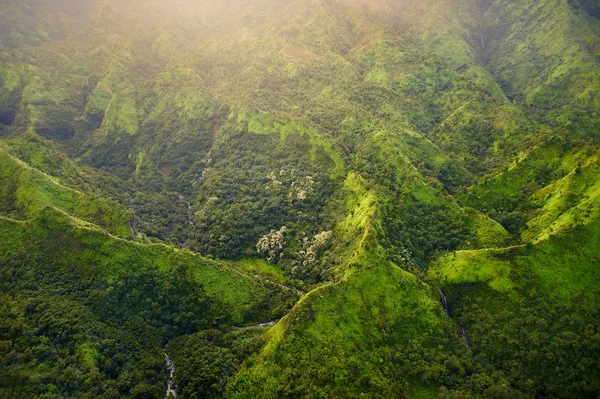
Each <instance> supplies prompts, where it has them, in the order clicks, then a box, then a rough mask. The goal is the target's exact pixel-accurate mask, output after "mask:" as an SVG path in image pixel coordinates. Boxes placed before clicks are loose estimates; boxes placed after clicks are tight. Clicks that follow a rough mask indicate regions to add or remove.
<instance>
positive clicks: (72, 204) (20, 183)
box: [0, 150, 133, 238]
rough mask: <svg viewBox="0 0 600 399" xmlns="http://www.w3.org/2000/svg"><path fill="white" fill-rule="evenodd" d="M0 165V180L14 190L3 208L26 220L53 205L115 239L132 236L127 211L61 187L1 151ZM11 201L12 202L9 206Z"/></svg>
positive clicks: (8, 194) (55, 181) (49, 178)
mask: <svg viewBox="0 0 600 399" xmlns="http://www.w3.org/2000/svg"><path fill="white" fill-rule="evenodd" d="M0 162H1V163H2V164H3V171H4V172H8V175H4V176H3V178H4V179H5V181H6V182H11V184H9V185H8V187H10V188H8V189H9V190H14V191H13V194H12V195H11V193H5V195H6V197H8V202H9V203H8V204H6V205H5V207H8V206H9V205H12V207H14V209H15V210H18V211H19V212H20V213H22V214H23V215H24V216H25V217H33V216H34V215H35V214H37V213H38V212H40V211H41V210H42V209H43V208H44V207H46V206H55V207H56V208H59V209H63V210H64V211H66V212H68V213H72V214H73V215H75V216H77V217H78V218H80V219H84V220H88V221H90V222H92V223H95V224H98V225H100V226H102V227H104V228H106V229H107V230H109V231H110V232H112V233H114V234H116V235H118V236H121V237H126V238H131V237H132V234H133V233H132V231H131V228H130V226H129V219H130V218H131V214H130V213H129V212H127V211H125V210H123V209H121V208H120V207H118V206H115V205H114V204H111V203H109V202H107V201H104V200H102V199H99V198H94V197H92V196H89V195H86V194H83V193H82V192H80V191H78V190H75V189H72V188H69V187H66V186H63V185H62V184H61V183H59V181H58V180H57V179H56V178H54V177H52V176H49V175H47V174H46V173H44V172H41V171H39V170H37V169H35V168H32V167H31V166H29V165H28V164H26V163H25V162H23V161H21V160H20V159H18V158H16V157H14V156H12V155H10V154H9V153H7V152H5V151H3V150H0ZM11 166H12V167H11ZM3 174H4V173H3ZM6 197H5V201H6ZM11 199H12V201H11ZM13 201H14V202H13ZM11 202H13V203H12V204H10V203H11Z"/></svg>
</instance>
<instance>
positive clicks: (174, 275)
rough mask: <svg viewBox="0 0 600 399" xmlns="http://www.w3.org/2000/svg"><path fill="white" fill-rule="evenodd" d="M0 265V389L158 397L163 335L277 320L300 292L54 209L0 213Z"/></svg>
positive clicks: (1, 392)
mask: <svg viewBox="0 0 600 399" xmlns="http://www.w3.org/2000/svg"><path fill="white" fill-rule="evenodd" d="M0 273H2V282H1V283H0V297H1V298H2V312H1V315H2V316H1V317H2V320H3V321H2V328H1V331H0V334H2V345H1V346H0V358H1V359H2V367H1V370H0V396H2V397H7V398H10V397H40V396H44V395H46V397H56V396H58V397H90V398H92V397H94V398H112V397H124V398H138V397H159V396H160V395H163V394H164V386H165V381H166V380H167V378H168V377H167V375H166V372H165V368H164V353H163V352H162V350H161V348H162V347H163V346H164V344H165V343H166V342H167V341H168V340H169V339H171V338H173V337H176V336H180V335H184V334H191V333H195V332H198V331H200V330H203V329H209V328H226V329H227V328H230V326H232V325H244V324H252V323H257V322H264V321H268V320H272V319H276V318H279V317H281V316H282V315H283V314H285V313H286V312H287V311H288V309H289V307H290V306H291V305H292V304H293V303H294V301H295V300H296V299H297V297H296V296H295V294H294V293H291V292H290V291H289V290H284V289H282V288H280V287H278V286H276V285H273V284H271V285H263V284H262V283H261V282H260V281H258V280H256V279H254V278H252V277H249V276H246V275H243V274H240V273H239V272H237V271H235V270H232V269H230V268H228V267H225V266H223V265H222V264H219V263H217V262H214V261H210V260H208V259H205V258H202V257H200V256H198V255H195V254H192V253H190V252H187V251H179V250H176V249H173V248H171V247H168V246H166V245H162V244H156V245H142V244H137V243H133V242H130V241H125V240H123V239H120V238H117V237H115V236H111V235H109V234H108V233H107V232H106V231H104V230H102V229H100V228H98V227H97V226H95V225H92V224H90V223H87V222H84V221H82V220H78V219H75V218H73V217H71V216H69V215H67V214H65V213H64V212H62V211H59V210H57V209H54V208H44V209H43V210H42V211H41V212H39V214H38V215H37V216H36V217H35V218H34V219H32V220H30V221H27V222H23V221H15V220H12V219H8V218H5V217H0ZM52 395H54V396H52Z"/></svg>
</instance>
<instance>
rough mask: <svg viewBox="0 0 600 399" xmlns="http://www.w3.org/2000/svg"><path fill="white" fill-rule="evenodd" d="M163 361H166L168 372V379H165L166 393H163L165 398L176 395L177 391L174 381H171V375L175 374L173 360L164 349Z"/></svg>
mask: <svg viewBox="0 0 600 399" xmlns="http://www.w3.org/2000/svg"><path fill="white" fill-rule="evenodd" d="M165 362H166V363H167V371H168V372H169V379H168V380H167V393H166V394H165V399H169V398H170V397H173V398H175V397H176V396H177V392H175V388H176V386H175V382H173V375H174V374H175V366H174V365H173V361H172V360H171V358H170V357H169V355H168V354H167V351H166V350H165Z"/></svg>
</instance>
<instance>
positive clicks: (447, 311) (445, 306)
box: [440, 290, 450, 317]
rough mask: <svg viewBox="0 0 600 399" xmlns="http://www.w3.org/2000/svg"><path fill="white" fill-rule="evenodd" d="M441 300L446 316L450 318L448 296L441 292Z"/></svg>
mask: <svg viewBox="0 0 600 399" xmlns="http://www.w3.org/2000/svg"><path fill="white" fill-rule="evenodd" d="M440 299H441V301H442V306H444V312H446V316H448V317H450V311H449V310H448V298H446V295H444V293H443V292H442V290H440Z"/></svg>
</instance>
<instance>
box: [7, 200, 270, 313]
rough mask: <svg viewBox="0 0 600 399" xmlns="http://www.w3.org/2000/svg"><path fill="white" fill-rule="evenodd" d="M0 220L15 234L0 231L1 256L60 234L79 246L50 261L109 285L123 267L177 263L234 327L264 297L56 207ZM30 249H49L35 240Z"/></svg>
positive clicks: (191, 258) (193, 260)
mask: <svg viewBox="0 0 600 399" xmlns="http://www.w3.org/2000/svg"><path fill="white" fill-rule="evenodd" d="M1 219H2V221H3V222H4V223H6V224H7V225H10V224H11V223H12V224H14V225H15V226H18V227H19V229H20V230H17V231H16V232H15V229H10V228H3V229H2V230H3V231H2V235H3V236H4V240H3V244H2V247H3V252H4V253H7V251H12V250H14V248H17V247H22V248H25V247H26V246H27V245H31V242H29V243H28V241H27V239H28V238H32V237H35V235H36V234H37V233H39V229H40V228H45V229H50V231H54V232H56V233H58V232H64V234H67V235H68V236H69V237H70V239H73V240H75V241H77V242H81V243H82V245H83V246H82V247H81V248H77V249H76V250H74V251H72V250H69V251H62V252H60V253H54V256H61V257H64V258H65V259H71V260H72V261H73V262H75V263H76V264H91V265H95V266H96V267H98V268H100V270H101V273H102V275H103V276H104V278H105V279H107V281H109V282H110V281H112V280H114V279H115V278H118V276H119V275H120V274H121V272H122V271H123V269H124V268H129V267H141V266H142V265H143V264H154V265H156V266H157V267H158V268H159V270H160V271H161V272H163V273H168V272H169V270H171V269H172V268H173V267H174V266H175V265H177V264H184V265H186V266H187V267H191V268H192V272H193V275H194V276H195V277H196V278H197V282H199V283H201V284H202V285H203V287H204V289H205V290H206V292H207V294H208V295H209V296H210V297H214V298H219V300H221V301H223V302H224V303H225V304H226V305H227V306H228V310H227V312H228V313H229V312H231V314H232V321H233V322H234V323H242V322H243V317H244V311H245V309H246V306H247V304H249V303H252V302H253V299H256V298H257V297H261V296H265V295H267V292H268V290H267V289H266V288H265V287H263V286H262V285H261V284H260V283H259V282H258V281H257V280H256V279H254V278H252V277H250V276H248V275H246V274H244V273H241V272H239V271H238V270H235V269H233V268H230V267H228V266H226V265H223V264H221V263H218V262H216V261H212V260H209V259H206V258H203V257H201V256H200V255H197V254H194V253H192V252H189V251H185V250H183V251H182V250H179V249H176V248H173V247H169V246H167V245H165V244H142V243H137V242H132V241H128V240H125V239H123V238H121V237H117V236H114V235H111V234H110V233H108V232H106V231H105V230H103V229H101V228H99V227H98V226H96V225H94V224H91V223H88V222H85V221H82V220H80V219H77V218H75V217H73V216H71V215H69V214H67V213H66V212H64V211H62V210H60V209H57V208H51V207H46V208H44V209H43V210H42V211H40V212H39V213H38V214H37V215H36V217H34V218H33V219H31V220H29V221H17V220H13V219H10V218H8V217H4V216H3V217H1ZM42 226H46V227H42ZM63 238H64V237H63ZM34 242H35V241H34ZM35 245H36V246H38V245H42V246H47V245H55V244H52V242H48V243H47V244H44V243H43V242H39V241H38V244H35Z"/></svg>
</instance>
